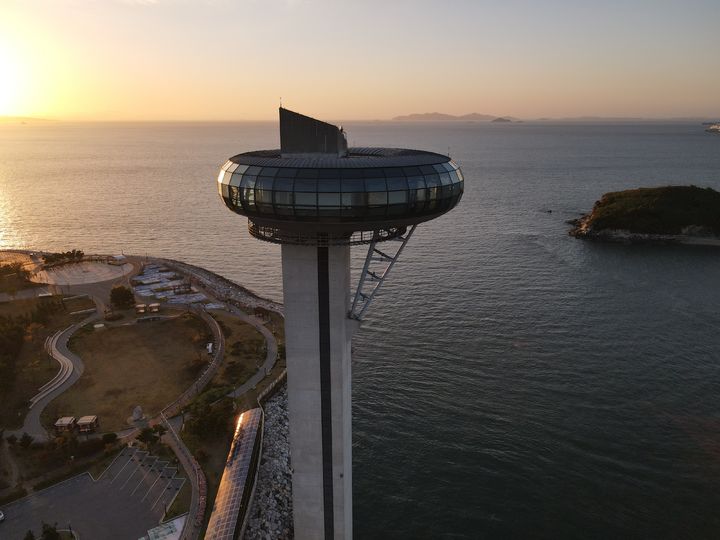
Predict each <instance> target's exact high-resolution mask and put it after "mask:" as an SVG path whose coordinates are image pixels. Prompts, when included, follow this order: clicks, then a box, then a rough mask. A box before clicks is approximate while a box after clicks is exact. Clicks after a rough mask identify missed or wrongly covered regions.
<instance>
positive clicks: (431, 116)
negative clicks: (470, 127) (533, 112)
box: [393, 112, 518, 122]
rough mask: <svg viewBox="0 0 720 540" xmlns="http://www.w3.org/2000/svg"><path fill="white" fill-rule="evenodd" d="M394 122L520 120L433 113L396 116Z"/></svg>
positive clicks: (504, 117)
mask: <svg viewBox="0 0 720 540" xmlns="http://www.w3.org/2000/svg"><path fill="white" fill-rule="evenodd" d="M498 119H500V120H498ZM393 120H394V121H396V122H493V121H495V120H498V121H500V122H503V121H511V122H516V121H517V120H518V119H517V118H513V117H512V116H497V115H494V114H480V113H470V114H463V115H460V116H455V115H454V114H445V113H439V112H432V113H415V114H406V115H404V116H396V117H395V118H393Z"/></svg>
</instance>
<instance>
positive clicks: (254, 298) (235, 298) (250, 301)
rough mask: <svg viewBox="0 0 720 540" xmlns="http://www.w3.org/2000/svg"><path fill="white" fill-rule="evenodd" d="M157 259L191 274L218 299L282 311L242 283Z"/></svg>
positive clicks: (208, 271) (169, 260) (177, 262)
mask: <svg viewBox="0 0 720 540" xmlns="http://www.w3.org/2000/svg"><path fill="white" fill-rule="evenodd" d="M159 260H160V261H162V262H164V263H166V264H168V265H169V266H174V267H176V269H177V270H179V271H181V272H182V273H185V274H190V275H192V276H193V277H194V278H195V279H197V280H198V282H199V284H200V285H201V286H202V287H204V288H206V289H208V290H209V291H210V292H211V293H212V294H213V295H214V296H216V297H217V298H218V299H220V300H225V301H226V302H229V303H231V304H234V305H236V306H238V305H239V306H249V307H263V308H265V309H269V310H272V311H277V312H279V313H282V312H283V305H282V304H279V303H277V302H273V301H272V300H268V299H267V298H262V297H260V296H258V295H256V294H255V293H254V292H252V291H250V290H249V289H246V288H245V287H243V286H242V285H238V284H237V283H235V282H234V281H231V280H229V279H227V278H224V277H222V276H220V275H218V274H215V273H214V272H211V271H210V270H206V269H205V268H200V267H199V266H194V265H192V264H188V263H184V262H181V261H175V260H172V259H159Z"/></svg>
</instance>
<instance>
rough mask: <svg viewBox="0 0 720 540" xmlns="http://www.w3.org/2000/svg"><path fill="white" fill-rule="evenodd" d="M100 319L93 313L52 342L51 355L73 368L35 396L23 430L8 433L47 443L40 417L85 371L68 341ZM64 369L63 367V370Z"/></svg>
mask: <svg viewBox="0 0 720 540" xmlns="http://www.w3.org/2000/svg"><path fill="white" fill-rule="evenodd" d="M98 318H99V314H98V313H93V314H92V315H90V316H89V317H87V318H85V319H83V320H82V321H80V322H78V323H75V324H73V325H72V326H69V327H68V328H66V329H65V330H63V331H61V332H60V333H59V334H57V335H56V336H54V337H53V338H52V339H51V340H50V341H49V344H50V350H49V352H50V355H51V356H52V357H53V358H54V359H56V360H57V361H58V362H59V363H60V365H61V366H63V364H65V365H69V366H71V367H70V369H69V370H68V371H67V372H66V373H65V374H64V375H63V377H62V378H61V379H60V380H58V381H57V382H56V383H55V384H54V385H53V386H51V387H49V388H46V389H45V390H44V391H42V392H41V393H40V394H38V395H37V396H35V397H34V398H33V401H32V405H31V406H30V410H29V411H28V413H27V415H26V416H25V420H24V422H23V426H22V428H20V429H19V430H15V431H9V432H8V433H14V434H15V435H17V436H18V437H21V436H22V434H23V433H27V434H28V435H30V436H31V437H33V438H34V439H35V440H36V441H47V440H48V434H47V431H46V430H45V428H44V427H43V426H42V422H41V421H40V415H41V414H42V412H43V410H45V407H47V406H48V404H49V403H50V402H51V401H52V400H53V399H55V398H56V397H58V396H59V395H60V394H62V393H63V392H65V390H67V389H68V388H70V387H71V386H72V385H73V384H75V382H76V381H77V380H78V379H79V378H80V376H81V375H82V374H83V371H84V370H85V365H84V364H83V362H82V360H81V359H80V357H79V356H78V355H76V354H74V353H73V352H71V351H70V349H69V348H68V346H67V344H68V340H69V339H70V337H71V336H72V335H73V334H74V333H75V332H76V331H77V330H78V329H79V328H81V327H83V326H84V325H86V324H88V323H91V322H93V321H95V320H97V319H98ZM62 369H63V368H62V367H61V370H62Z"/></svg>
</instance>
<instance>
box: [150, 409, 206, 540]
mask: <svg viewBox="0 0 720 540" xmlns="http://www.w3.org/2000/svg"><path fill="white" fill-rule="evenodd" d="M160 420H161V422H162V424H163V426H165V428H166V429H167V432H168V434H169V439H168V440H169V443H170V447H171V448H172V450H173V452H174V453H175V455H176V456H177V458H178V461H180V463H181V464H182V466H183V469H185V474H187V476H188V479H189V480H190V483H191V484H192V494H191V496H190V510H189V511H188V516H187V518H186V519H185V523H184V524H183V528H182V531H181V533H180V540H197V539H198V538H199V537H200V532H201V531H202V525H203V521H204V519H205V507H206V505H207V482H206V479H205V473H203V471H202V468H201V467H200V464H199V463H198V462H197V460H196V459H195V457H194V456H193V455H192V454H191V453H190V450H189V449H188V447H187V446H185V443H184V442H183V441H182V439H181V438H180V436H179V435H178V434H177V432H176V431H175V428H173V427H172V424H170V422H169V421H168V419H167V417H166V416H165V415H164V414H163V413H160Z"/></svg>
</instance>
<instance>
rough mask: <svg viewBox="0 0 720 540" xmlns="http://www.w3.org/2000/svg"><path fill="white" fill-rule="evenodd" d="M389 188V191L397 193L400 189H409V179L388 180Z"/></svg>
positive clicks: (396, 178)
mask: <svg viewBox="0 0 720 540" xmlns="http://www.w3.org/2000/svg"><path fill="white" fill-rule="evenodd" d="M387 188H388V191H397V190H399V189H405V190H406V189H407V188H408V183H407V179H406V178H405V177H404V176H403V177H402V178H398V177H395V178H388V179H387Z"/></svg>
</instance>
